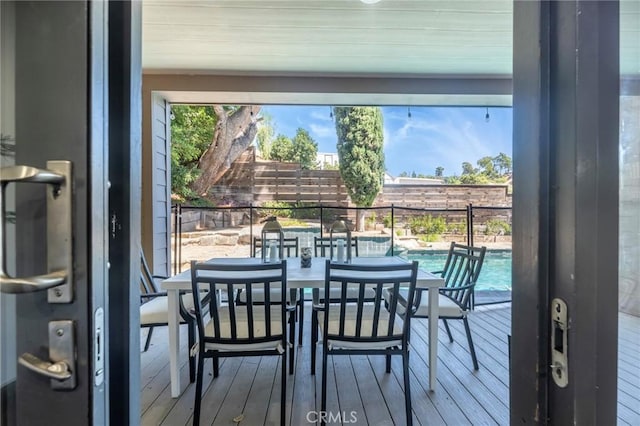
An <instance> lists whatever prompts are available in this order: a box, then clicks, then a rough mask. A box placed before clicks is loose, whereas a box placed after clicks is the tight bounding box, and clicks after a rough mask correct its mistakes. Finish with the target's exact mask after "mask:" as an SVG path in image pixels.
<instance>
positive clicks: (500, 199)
mask: <svg viewBox="0 0 640 426" xmlns="http://www.w3.org/2000/svg"><path fill="white" fill-rule="evenodd" d="M211 194H212V195H213V196H214V197H215V198H216V199H217V200H219V201H222V202H223V203H224V201H229V202H230V203H232V204H239V205H249V204H254V205H256V206H259V205H262V204H263V203H264V202H271V201H279V202H284V203H305V204H324V205H332V206H343V207H346V206H349V207H354V205H353V204H352V203H351V201H350V199H349V195H348V193H347V189H346V187H345V185H344V182H343V181H342V178H341V176H340V172H339V171H338V170H301V169H300V167H299V164H298V163H282V162H277V161H261V160H256V158H255V150H254V149H253V148H250V149H248V150H247V151H245V152H244V153H243V154H242V155H241V156H240V157H239V158H238V159H237V160H236V161H235V162H234V163H233V164H232V165H231V168H230V169H229V171H228V172H227V173H226V174H225V175H224V176H223V178H222V179H221V180H220V182H218V183H217V184H216V185H215V187H214V188H213V189H212V191H211ZM391 204H394V205H396V206H402V207H414V208H437V209H464V208H466V206H467V205H469V204H473V205H474V206H494V207H511V195H510V194H508V191H507V186H506V185H397V184H391V185H385V186H384V187H383V190H382V192H381V193H380V195H379V196H378V198H377V199H376V201H375V202H374V206H390V205H391Z"/></svg>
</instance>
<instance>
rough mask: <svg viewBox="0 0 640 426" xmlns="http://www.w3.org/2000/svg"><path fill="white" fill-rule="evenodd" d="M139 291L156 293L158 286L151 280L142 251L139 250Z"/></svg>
mask: <svg viewBox="0 0 640 426" xmlns="http://www.w3.org/2000/svg"><path fill="white" fill-rule="evenodd" d="M140 293H141V294H149V293H158V286H157V285H156V283H155V281H154V280H153V274H152V273H151V269H149V264H148V263H147V259H145V257H144V253H142V251H141V252H140Z"/></svg>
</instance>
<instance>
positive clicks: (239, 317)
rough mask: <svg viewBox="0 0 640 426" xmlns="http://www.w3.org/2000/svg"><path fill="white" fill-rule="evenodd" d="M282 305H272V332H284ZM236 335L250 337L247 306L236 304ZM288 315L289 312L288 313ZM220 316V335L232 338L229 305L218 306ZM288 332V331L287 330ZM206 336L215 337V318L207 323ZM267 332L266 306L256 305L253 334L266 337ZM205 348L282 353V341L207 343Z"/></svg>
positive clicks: (243, 337) (241, 337) (239, 337)
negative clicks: (273, 350)
mask: <svg viewBox="0 0 640 426" xmlns="http://www.w3.org/2000/svg"><path fill="white" fill-rule="evenodd" d="M281 310H282V307H281V306H271V308H270V311H271V321H270V322H271V334H272V335H273V334H276V335H277V334H282V320H281V317H280V315H281ZM235 314H236V337H237V338H238V339H247V338H248V337H249V326H248V320H247V308H246V307H245V306H236V307H235ZM287 315H288V314H287ZM218 316H219V319H220V336H218V337H221V338H226V339H230V338H231V326H230V324H231V322H230V320H229V307H228V306H221V307H219V308H218ZM285 333H286V332H285ZM204 334H205V336H208V337H214V336H215V331H214V327H213V320H209V321H208V323H207V324H206V325H205V331H204ZM265 334H266V322H265V315H264V307H262V306H261V307H256V306H254V309H253V336H254V337H256V338H258V337H264V336H265ZM205 348H206V349H208V350H218V351H251V350H256V351H258V350H269V349H275V350H277V351H279V352H280V353H282V350H283V348H282V341H281V340H277V341H271V342H261V343H248V344H245V343H238V344H236V343H206V344H205Z"/></svg>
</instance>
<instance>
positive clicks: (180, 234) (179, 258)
mask: <svg viewBox="0 0 640 426" xmlns="http://www.w3.org/2000/svg"><path fill="white" fill-rule="evenodd" d="M180 272H182V204H178V273H180Z"/></svg>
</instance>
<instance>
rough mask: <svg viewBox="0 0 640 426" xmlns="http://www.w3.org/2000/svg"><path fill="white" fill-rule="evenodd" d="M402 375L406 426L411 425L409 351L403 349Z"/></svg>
mask: <svg viewBox="0 0 640 426" xmlns="http://www.w3.org/2000/svg"><path fill="white" fill-rule="evenodd" d="M402 374H403V375H404V407H405V413H406V416H407V423H406V425H407V426H412V425H413V415H412V414H411V384H410V382H409V351H408V350H407V349H406V348H405V351H404V353H403V354H402Z"/></svg>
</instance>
